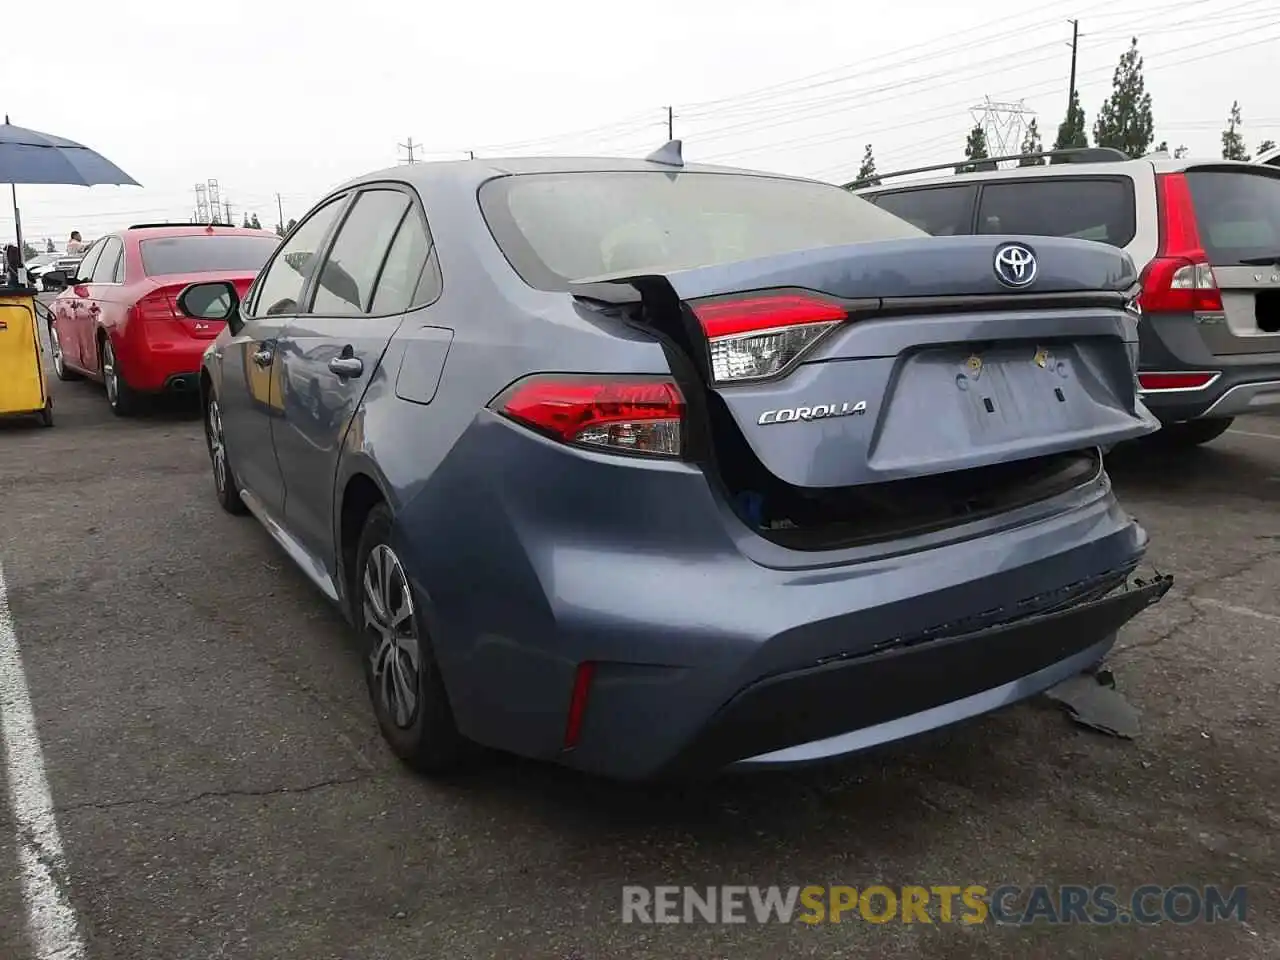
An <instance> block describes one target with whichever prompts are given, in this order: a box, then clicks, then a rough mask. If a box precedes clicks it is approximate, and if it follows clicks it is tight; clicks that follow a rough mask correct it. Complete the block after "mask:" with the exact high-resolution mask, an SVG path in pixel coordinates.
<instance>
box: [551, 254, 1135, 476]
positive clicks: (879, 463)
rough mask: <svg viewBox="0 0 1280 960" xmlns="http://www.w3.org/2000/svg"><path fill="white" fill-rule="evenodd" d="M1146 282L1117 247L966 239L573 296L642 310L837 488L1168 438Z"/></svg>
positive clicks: (724, 398) (726, 408)
mask: <svg viewBox="0 0 1280 960" xmlns="http://www.w3.org/2000/svg"><path fill="white" fill-rule="evenodd" d="M1001 257H1003V260H1002V261H998V258H1001ZM1015 268H1017V269H1016V270H1015ZM1018 270H1020V271H1021V273H1018V272H1017V271H1018ZM1001 272H1003V274H1004V279H1003V280H1002V279H1001V276H1000V273H1001ZM1136 281H1137V277H1136V273H1135V270H1134V267H1133V263H1132V261H1131V260H1130V259H1129V257H1128V256H1127V255H1126V254H1124V253H1123V252H1122V251H1119V250H1116V249H1114V248H1111V247H1108V246H1105V245H1103V244H1095V243H1089V242H1085V241H1078V240H1069V239H1057V238H1035V239H1020V238H1012V237H997V236H981V237H971V236H965V237H948V238H927V239H911V240H893V241H881V242H872V243H862V244H854V245H848V246H839V247H825V248H820V249H814V250H807V251H799V252H795V253H787V254H781V255H776V256H771V257H765V258H760V259H755V260H746V261H740V262H736V263H729V264H724V265H719V266H712V267H701V268H695V269H690V270H680V271H672V272H666V273H644V274H639V273H631V274H626V275H610V276H605V277H595V278H590V279H587V280H583V281H580V282H579V283H576V284H574V290H575V292H576V293H577V295H578V296H580V297H584V298H587V299H598V300H605V301H611V302H625V301H626V300H628V299H632V298H638V299H639V300H640V302H641V304H642V308H643V316H644V320H645V322H647V323H648V324H650V325H651V326H653V327H655V328H657V329H659V330H660V331H661V332H663V333H665V334H667V335H669V336H671V338H672V339H673V340H675V341H676V342H677V343H679V344H680V345H681V346H682V347H683V348H684V349H685V350H686V351H688V352H689V354H690V355H691V358H692V359H693V361H694V365H695V366H696V367H698V368H699V371H700V375H701V378H702V381H703V384H704V386H705V387H706V390H707V393H708V397H709V400H710V404H711V406H713V407H718V409H719V410H721V411H722V412H723V413H725V414H727V422H730V423H732V425H733V427H734V428H736V429H737V430H738V431H740V433H741V435H742V437H743V438H744V439H745V440H746V442H747V444H748V445H749V446H750V448H751V451H752V452H753V453H754V455H755V457H756V458H757V459H758V460H759V462H760V463H761V464H762V465H763V466H764V467H765V468H766V469H767V470H768V471H769V472H770V473H771V474H772V475H773V476H775V477H776V478H778V479H780V480H782V481H783V482H784V483H787V484H790V485H793V486H796V487H804V488H834V487H846V486H850V485H855V484H874V483H878V482H883V481H890V480H899V479H907V478H913V477H922V476H929V475H933V474H940V473H945V472H948V471H956V470H966V469H972V468H978V467H984V466H989V465H993V464H998V463H1003V462H1008V461H1012V460H1022V459H1030V458H1036V457H1045V456H1051V455H1054V454H1058V453H1063V452H1066V451H1070V450H1078V449H1087V448H1091V447H1095V446H1107V445H1110V444H1114V443H1117V442H1120V441H1123V440H1128V439H1132V438H1134V437H1138V436H1141V435H1144V434H1147V433H1150V432H1153V431H1154V430H1155V429H1156V422H1155V421H1154V419H1153V418H1152V417H1151V416H1150V414H1148V413H1147V411H1146V410H1145V408H1144V407H1143V406H1142V405H1141V403H1140V402H1139V401H1138V400H1137V398H1136V395H1135V389H1134V373H1135V366H1136V355H1137V346H1136V343H1137V327H1136V317H1135V315H1134V314H1133V313H1132V312H1131V311H1130V310H1128V309H1126V305H1127V304H1129V303H1130V300H1131V298H1132V297H1133V295H1134V294H1135V293H1136ZM619 288H623V289H629V290H631V291H634V292H633V293H630V294H628V293H620V292H619ZM720 422H722V423H723V422H726V419H725V418H723V417H722V418H720Z"/></svg>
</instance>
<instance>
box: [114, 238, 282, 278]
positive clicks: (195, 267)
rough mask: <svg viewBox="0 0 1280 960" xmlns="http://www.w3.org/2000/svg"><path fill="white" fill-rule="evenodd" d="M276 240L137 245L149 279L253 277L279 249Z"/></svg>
mask: <svg viewBox="0 0 1280 960" xmlns="http://www.w3.org/2000/svg"><path fill="white" fill-rule="evenodd" d="M279 244H280V240H279V238H278V237H267V236H262V237H254V236H247V235H237V234H212V235H209V236H200V235H199V234H194V235H192V236H186V237H156V238H154V239H151V240H143V241H142V242H141V243H140V244H138V249H139V250H140V251H141V253H142V269H143V270H144V271H145V272H146V274H147V276H149V277H163V276H171V275H173V274H179V273H213V272H216V271H221V270H228V271H233V270H234V271H240V272H243V273H257V272H258V271H259V270H261V269H262V265H263V264H264V263H266V262H267V258H269V257H270V256H271V254H272V253H274V252H275V249H276V247H277V246H279Z"/></svg>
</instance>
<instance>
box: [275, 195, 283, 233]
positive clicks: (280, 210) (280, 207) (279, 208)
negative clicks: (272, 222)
mask: <svg viewBox="0 0 1280 960" xmlns="http://www.w3.org/2000/svg"><path fill="white" fill-rule="evenodd" d="M276 215H277V216H278V217H279V218H280V224H279V226H280V236H284V204H283V203H282V202H281V201H280V194H278V193H277V194H276Z"/></svg>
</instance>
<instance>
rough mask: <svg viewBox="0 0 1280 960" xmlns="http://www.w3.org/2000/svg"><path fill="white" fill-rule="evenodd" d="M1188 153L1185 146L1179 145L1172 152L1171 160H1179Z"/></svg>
mask: <svg viewBox="0 0 1280 960" xmlns="http://www.w3.org/2000/svg"><path fill="white" fill-rule="evenodd" d="M1187 153H1188V150H1187V146H1186V144H1183V143H1180V144H1178V146H1176V147H1175V148H1174V150H1173V159H1175V160H1181V159H1182V158H1183V157H1185V156H1186V155H1187Z"/></svg>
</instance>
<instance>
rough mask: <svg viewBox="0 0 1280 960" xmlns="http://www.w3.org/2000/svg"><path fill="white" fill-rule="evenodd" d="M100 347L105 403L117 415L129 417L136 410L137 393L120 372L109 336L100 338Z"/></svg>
mask: <svg viewBox="0 0 1280 960" xmlns="http://www.w3.org/2000/svg"><path fill="white" fill-rule="evenodd" d="M101 349H102V382H103V385H104V386H105V387H106V389H107V403H109V404H110V405H111V412H112V413H114V414H115V415H116V416H117V417H131V416H133V415H134V414H135V413H137V412H138V402H139V397H138V394H137V392H136V391H135V390H134V389H133V388H132V387H130V386H129V384H128V383H127V382H126V381H125V379H124V374H123V373H121V372H120V365H119V362H118V361H117V358H116V348H115V347H114V346H113V345H112V343H111V338H110V337H108V336H104V337H103V338H102V347H101Z"/></svg>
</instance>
